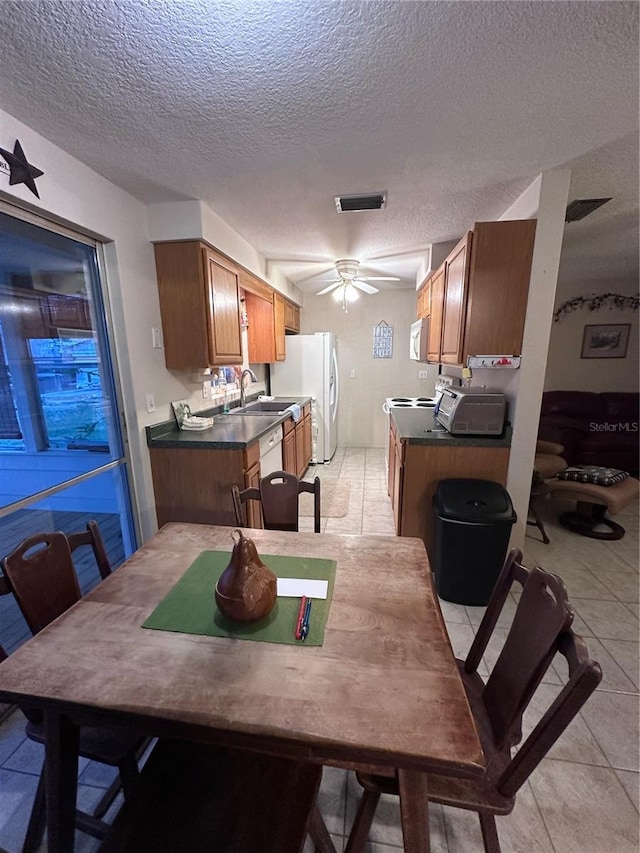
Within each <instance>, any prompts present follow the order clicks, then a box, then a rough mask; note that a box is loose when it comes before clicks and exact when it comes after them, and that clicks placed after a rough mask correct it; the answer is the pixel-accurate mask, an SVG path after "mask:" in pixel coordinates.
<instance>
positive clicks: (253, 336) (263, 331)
mask: <svg viewBox="0 0 640 853" xmlns="http://www.w3.org/2000/svg"><path fill="white" fill-rule="evenodd" d="M245 307H246V309H247V320H248V322H249V328H248V329H247V343H248V349H249V352H248V355H249V363H250V364H267V363H271V362H274V361H277V359H276V327H275V318H274V311H273V296H271V299H270V300H267V299H263V298H262V297H260V296H255V295H254V294H253V293H249V292H245Z"/></svg>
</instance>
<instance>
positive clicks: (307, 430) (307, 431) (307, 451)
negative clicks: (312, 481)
mask: <svg viewBox="0 0 640 853" xmlns="http://www.w3.org/2000/svg"><path fill="white" fill-rule="evenodd" d="M305 408H308V413H307V414H306V415H305V417H304V418H303V428H302V443H303V458H304V470H305V471H306V470H307V468H308V467H309V463H310V462H311V447H312V438H311V406H308V407H307V406H305Z"/></svg>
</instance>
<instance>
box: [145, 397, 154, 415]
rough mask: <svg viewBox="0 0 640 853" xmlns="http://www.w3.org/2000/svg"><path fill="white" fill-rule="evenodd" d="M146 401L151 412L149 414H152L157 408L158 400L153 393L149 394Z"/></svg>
mask: <svg viewBox="0 0 640 853" xmlns="http://www.w3.org/2000/svg"><path fill="white" fill-rule="evenodd" d="M146 401H147V411H148V412H149V414H152V413H153V412H155V410H156V401H155V400H154V399H153V394H147V396H146Z"/></svg>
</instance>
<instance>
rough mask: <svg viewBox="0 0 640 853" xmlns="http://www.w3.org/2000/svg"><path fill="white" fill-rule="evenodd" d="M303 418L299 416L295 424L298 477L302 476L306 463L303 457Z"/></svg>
mask: <svg viewBox="0 0 640 853" xmlns="http://www.w3.org/2000/svg"><path fill="white" fill-rule="evenodd" d="M304 445H305V441H304V418H300V420H299V421H298V423H297V424H296V475H297V476H298V478H300V477H303V476H304V472H305V471H306V470H307V463H306V462H305V458H304Z"/></svg>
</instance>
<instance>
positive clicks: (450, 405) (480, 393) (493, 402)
mask: <svg viewBox="0 0 640 853" xmlns="http://www.w3.org/2000/svg"><path fill="white" fill-rule="evenodd" d="M506 408H507V403H506V399H505V396H504V394H503V393H502V391H490V390H488V389H487V388H454V387H449V388H445V389H444V390H443V392H442V397H441V399H440V403H439V405H438V408H437V411H436V418H437V419H438V421H439V422H440V423H441V424H442V426H443V427H444V428H445V429H446V430H448V431H449V432H450V433H453V434H454V435H501V433H502V430H503V429H504V419H505V414H506Z"/></svg>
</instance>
